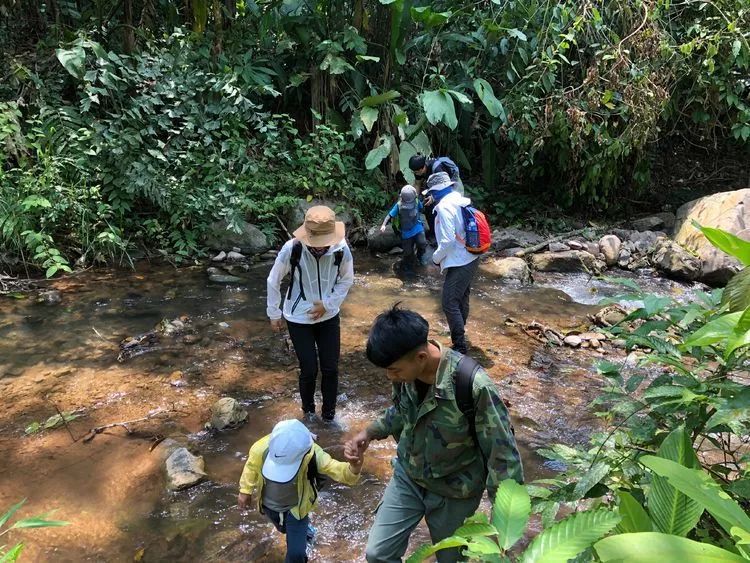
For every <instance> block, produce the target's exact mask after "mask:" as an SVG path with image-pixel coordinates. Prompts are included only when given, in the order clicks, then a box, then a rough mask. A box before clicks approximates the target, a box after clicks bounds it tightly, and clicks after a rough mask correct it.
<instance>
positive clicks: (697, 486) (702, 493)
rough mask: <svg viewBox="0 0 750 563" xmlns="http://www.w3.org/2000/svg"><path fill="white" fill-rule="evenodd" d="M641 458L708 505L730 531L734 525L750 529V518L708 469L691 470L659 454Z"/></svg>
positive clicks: (680, 488)
mask: <svg viewBox="0 0 750 563" xmlns="http://www.w3.org/2000/svg"><path fill="white" fill-rule="evenodd" d="M640 461H641V463H643V465H645V466H646V467H648V468H649V469H650V470H651V471H653V472H654V473H656V474H657V475H659V476H661V477H664V478H666V479H667V480H668V481H669V484H670V485H672V486H673V487H675V488H676V489H677V490H679V491H680V492H682V493H684V494H686V495H688V496H689V497H690V498H691V499H694V501H695V502H697V503H699V504H700V505H701V506H702V507H705V509H706V510H708V512H710V513H711V516H713V517H714V518H715V519H716V521H717V522H718V523H719V524H720V525H721V527H722V528H724V530H726V531H727V532H729V533H730V534H731V533H732V528H734V527H737V528H741V529H743V530H749V531H750V517H748V515H747V514H745V511H744V510H742V508H741V507H740V505H739V504H737V503H736V502H735V501H734V500H732V498H731V497H730V496H729V495H728V494H727V493H725V492H724V491H723V490H722V489H721V487H720V486H719V484H718V483H716V481H714V480H713V479H712V478H711V477H710V476H709V475H708V474H707V473H706V472H704V471H702V470H700V469H689V468H687V467H683V466H682V465H680V464H679V463H675V462H674V461H670V460H668V459H663V458H661V457H656V456H650V455H647V456H643V457H642V458H640ZM649 508H650V507H649Z"/></svg>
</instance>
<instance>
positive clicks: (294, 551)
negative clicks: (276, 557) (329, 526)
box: [263, 506, 310, 563]
mask: <svg viewBox="0 0 750 563" xmlns="http://www.w3.org/2000/svg"><path fill="white" fill-rule="evenodd" d="M263 514H265V515H266V517H267V518H268V519H269V520H270V521H271V522H272V523H273V525H274V526H276V529H277V530H278V531H279V532H281V533H282V534H284V535H285V536H286V558H285V559H284V561H285V562H286V563H305V562H306V561H307V531H308V528H309V526H310V516H305V517H304V518H303V519H302V520H297V519H296V518H295V517H294V516H293V515H292V513H291V512H285V513H284V520H283V522H282V520H281V514H280V513H279V512H276V511H275V510H271V509H270V508H266V507H265V506H264V507H263Z"/></svg>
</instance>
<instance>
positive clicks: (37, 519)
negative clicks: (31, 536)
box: [0, 499, 68, 563]
mask: <svg viewBox="0 0 750 563" xmlns="http://www.w3.org/2000/svg"><path fill="white" fill-rule="evenodd" d="M25 502H26V499H24V500H22V501H21V502H19V503H17V504H14V505H13V506H11V507H10V508H9V509H8V511H7V512H5V514H3V515H1V516H0V538H2V536H4V535H5V534H7V533H9V532H10V531H12V530H20V529H23V528H50V527H59V526H67V525H68V523H67V522H63V521H61V520H48V519H47V515H46V514H42V515H39V516H32V517H31V518H23V519H21V520H16V521H15V522H14V523H13V525H11V526H7V524H8V522H9V521H10V519H11V518H12V517H13V516H14V515H15V513H16V512H18V510H20V509H21V507H22V506H23V505H24V504H25ZM23 547H24V545H23V543H17V544H16V545H14V546H13V547H11V548H10V549H8V550H7V551H6V548H7V546H5V545H0V563H10V562H12V561H16V560H18V558H19V557H20V555H21V551H23Z"/></svg>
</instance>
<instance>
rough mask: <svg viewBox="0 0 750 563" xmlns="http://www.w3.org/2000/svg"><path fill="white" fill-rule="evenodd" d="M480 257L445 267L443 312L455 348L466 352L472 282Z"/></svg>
mask: <svg viewBox="0 0 750 563" xmlns="http://www.w3.org/2000/svg"><path fill="white" fill-rule="evenodd" d="M478 267H479V259H476V260H472V261H471V262H469V263H468V264H465V265H463V266H455V267H453V268H446V269H445V281H444V282H443V299H442V301H443V312H444V313H445V318H446V319H447V321H448V328H450V331H451V341H452V342H453V349H454V350H456V351H458V352H461V353H462V354H465V353H466V329H465V327H466V321H467V320H468V319H469V296H470V295H471V282H472V281H473V280H474V276H475V275H476V273H477V268H478Z"/></svg>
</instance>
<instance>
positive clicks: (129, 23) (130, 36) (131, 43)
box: [122, 0, 135, 55]
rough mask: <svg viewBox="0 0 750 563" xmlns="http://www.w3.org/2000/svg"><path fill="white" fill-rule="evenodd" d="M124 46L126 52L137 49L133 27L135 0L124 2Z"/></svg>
mask: <svg viewBox="0 0 750 563" xmlns="http://www.w3.org/2000/svg"><path fill="white" fill-rule="evenodd" d="M122 24H123V27H122V32H123V36H122V37H123V40H122V47H123V51H125V53H126V54H128V55H129V54H130V53H132V52H133V50H134V49H135V28H134V27H133V0H125V1H124V2H123V13H122Z"/></svg>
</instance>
